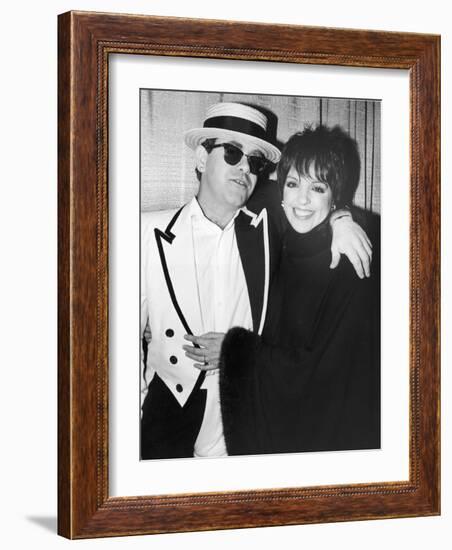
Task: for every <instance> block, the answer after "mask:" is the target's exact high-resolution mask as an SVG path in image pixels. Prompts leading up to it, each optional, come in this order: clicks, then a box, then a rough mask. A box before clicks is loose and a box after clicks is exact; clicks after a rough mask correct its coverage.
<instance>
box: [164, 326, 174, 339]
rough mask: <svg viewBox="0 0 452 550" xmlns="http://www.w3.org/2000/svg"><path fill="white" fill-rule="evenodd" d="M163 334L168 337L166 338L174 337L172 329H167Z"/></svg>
mask: <svg viewBox="0 0 452 550" xmlns="http://www.w3.org/2000/svg"><path fill="white" fill-rule="evenodd" d="M165 334H166V335H167V336H168V338H172V337H173V336H174V330H173V329H172V328H167V329H166V331H165Z"/></svg>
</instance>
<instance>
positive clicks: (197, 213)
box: [187, 197, 242, 231]
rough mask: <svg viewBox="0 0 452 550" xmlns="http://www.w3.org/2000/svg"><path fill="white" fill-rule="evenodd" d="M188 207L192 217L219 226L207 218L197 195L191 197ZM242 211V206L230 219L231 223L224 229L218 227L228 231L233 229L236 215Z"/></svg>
mask: <svg viewBox="0 0 452 550" xmlns="http://www.w3.org/2000/svg"><path fill="white" fill-rule="evenodd" d="M187 208H188V212H189V215H190V217H191V218H192V219H195V220H199V221H205V222H207V223H209V224H211V225H213V226H215V227H218V226H217V225H216V224H214V223H213V222H211V221H210V220H209V218H207V217H206V216H205V215H204V212H203V211H202V208H201V207H200V206H199V202H198V199H197V198H196V197H193V198H192V199H191V201H190V202H189V203H188V205H187ZM241 211H242V208H239V210H237V212H236V213H235V214H234V216H233V217H232V219H231V220H230V221H229V223H228V224H227V225H226V227H225V228H224V229H221V228H220V227H218V229H219V230H220V231H228V230H229V229H231V228H232V227H233V226H234V222H235V219H236V217H237V216H238V215H239V214H240V212H241Z"/></svg>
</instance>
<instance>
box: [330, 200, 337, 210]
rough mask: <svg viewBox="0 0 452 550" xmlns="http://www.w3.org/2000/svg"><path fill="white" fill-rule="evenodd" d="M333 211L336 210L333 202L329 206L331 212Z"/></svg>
mask: <svg viewBox="0 0 452 550" xmlns="http://www.w3.org/2000/svg"><path fill="white" fill-rule="evenodd" d="M335 210H336V205H335V204H334V202H333V204H332V205H331V212H334V211H335Z"/></svg>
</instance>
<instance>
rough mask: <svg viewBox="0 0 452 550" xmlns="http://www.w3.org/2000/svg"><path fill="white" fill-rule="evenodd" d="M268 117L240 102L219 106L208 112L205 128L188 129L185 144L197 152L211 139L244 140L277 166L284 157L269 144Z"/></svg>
mask: <svg viewBox="0 0 452 550" xmlns="http://www.w3.org/2000/svg"><path fill="white" fill-rule="evenodd" d="M267 122H268V121H267V117H266V116H265V115H264V114H263V113H261V112H260V111H258V110H257V109H254V108H253V107H249V106H248V105H243V104H241V103H217V104H215V105H212V107H210V108H209V109H208V110H207V115H206V120H205V121H204V125H203V127H202V128H194V129H193V130H188V131H187V132H185V134H184V138H185V143H186V144H187V145H188V146H189V147H191V148H192V149H196V147H197V146H198V145H200V144H201V143H202V142H203V141H204V140H206V139H210V138H225V139H229V140H232V139H234V138H235V139H237V140H239V141H243V140H244V139H245V140H246V141H247V142H248V143H251V144H252V146H253V147H256V149H257V150H258V151H261V152H262V153H263V155H264V156H265V158H266V159H267V160H269V161H270V162H273V163H276V162H278V161H279V158H280V157H281V152H280V150H279V149H278V148H277V147H275V146H274V145H273V144H272V143H271V142H270V136H269V132H268V130H267Z"/></svg>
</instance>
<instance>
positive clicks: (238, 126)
mask: <svg viewBox="0 0 452 550" xmlns="http://www.w3.org/2000/svg"><path fill="white" fill-rule="evenodd" d="M204 128H219V129H222V130H231V131H232V132H240V133H241V134H248V135H249V136H252V137H256V138H259V139H263V140H264V141H268V137H267V134H266V132H265V130H264V129H263V128H262V126H259V124H255V123H254V122H251V121H250V120H246V119H244V118H238V117H235V116H217V117H213V118H209V119H207V120H206V121H205V122H204Z"/></svg>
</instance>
